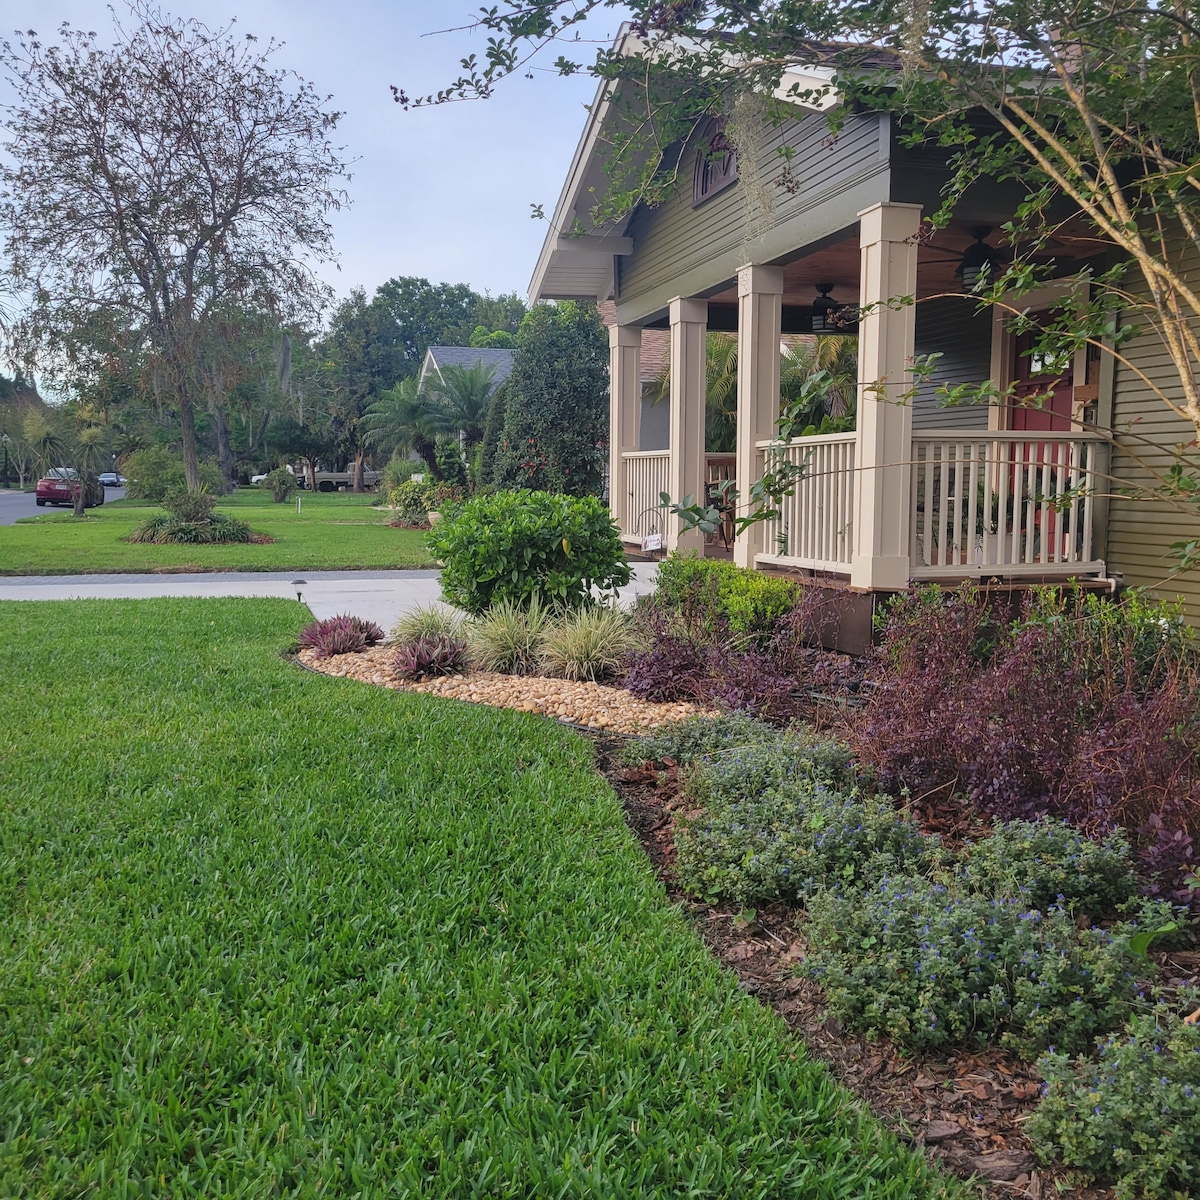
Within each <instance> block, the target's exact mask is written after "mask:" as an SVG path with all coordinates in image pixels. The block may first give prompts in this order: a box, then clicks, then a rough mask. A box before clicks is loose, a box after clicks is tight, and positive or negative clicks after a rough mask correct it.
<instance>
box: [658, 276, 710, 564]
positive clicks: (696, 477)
mask: <svg viewBox="0 0 1200 1200" xmlns="http://www.w3.org/2000/svg"><path fill="white" fill-rule="evenodd" d="M707 334H708V301H707V300H696V299H686V298H681V297H676V299H674V300H672V301H671V458H670V466H669V468H668V472H667V479H668V487H667V490H668V491H669V492H670V493H671V500H672V502H673V503H675V504H679V503H682V501H683V499H684V497H686V496H691V497H692V501H693V502H694V503H696V504H699V503H701V502H702V501H703V499H704V399H705V392H706V390H707V380H706V371H705V366H706V354H705V338H706V336H707ZM667 549H668V550H697V551H700V552H703V550H704V535H703V534H702V533H701V532H700V531H699V530H697V529H688V530H684V529H681V528H680V521H679V518H678V517H676V516H674V515H668V516H667Z"/></svg>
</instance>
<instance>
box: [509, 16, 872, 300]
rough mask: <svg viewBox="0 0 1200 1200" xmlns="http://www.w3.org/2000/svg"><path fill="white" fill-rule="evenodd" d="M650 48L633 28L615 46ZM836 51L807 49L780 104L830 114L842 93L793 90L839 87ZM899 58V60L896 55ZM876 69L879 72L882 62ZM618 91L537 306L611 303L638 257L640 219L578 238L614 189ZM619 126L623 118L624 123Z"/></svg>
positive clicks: (556, 221) (584, 145) (788, 75)
mask: <svg viewBox="0 0 1200 1200" xmlns="http://www.w3.org/2000/svg"><path fill="white" fill-rule="evenodd" d="M646 49H647V43H646V42H645V41H644V40H643V39H642V38H640V37H638V36H637V35H636V34H635V33H634V32H633V30H632V27H631V26H630V24H629V23H628V22H626V23H625V24H623V25H622V26H621V31H620V32H619V33H618V34H617V38H616V41H615V42H614V43H613V51H614V52H615V53H617V54H620V55H636V54H639V53H644V52H645V51H646ZM828 49H830V48H829V47H820V46H817V45H816V44H815V43H814V44H812V45H809V46H807V47H805V48H804V51H803V53H804V56H805V60H806V61H804V62H796V63H794V64H793V65H791V66H790V67H788V68H787V69H786V70H785V71H784V72H783V76H782V78H781V79H780V82H779V86H778V87H777V88H776V89H775V92H774V95H775V97H776V98H778V99H780V100H782V101H784V102H786V103H788V104H791V105H793V106H795V107H797V108H808V109H818V110H824V109H827V108H831V107H835V106H836V105H837V104H838V103H839V100H838V97H837V95H836V93H832V94H827V95H824V96H823V97H822V98H820V99H815V98H814V99H813V100H812V101H811V102H800V101H797V100H796V99H795V94H794V93H793V92H792V89H793V88H794V89H796V91H797V92H804V91H806V90H808V89H814V90H817V91H819V90H820V89H824V88H828V87H829V86H830V84H831V83H832V80H833V77H834V74H835V70H834V68H833V67H832V66H829V65H827V62H826V60H827V59H828V54H827V53H823V51H827V50H828ZM892 57H893V58H894V57H895V56H894V55H893V56H892ZM872 65H875V64H874V63H873V64H872ZM616 87H617V84H615V83H613V82H612V81H610V80H601V81H600V85H599V87H598V88H597V90H596V97H595V99H594V100H593V101H592V104H591V107H590V108H589V109H588V115H587V121H586V123H585V125H584V129H583V134H582V136H581V137H580V139H579V144H578V146H576V148H575V155H574V158H573V159H572V160H571V167H570V170H569V171H568V172H567V178H566V180H565V181H564V183H563V189H562V193H561V194H560V195H559V198H558V204H557V205H556V206H555V209H554V216H553V217H552V218H551V219H550V228H549V229H548V230H547V232H546V239H545V241H544V242H543V244H542V250H541V253H540V254H539V255H538V260H537V265H536V266H535V267H534V271H533V278H532V279H531V280H530V282H529V302H530V303H531V304H533V303H536V302H537V301H538V300H593V301H601V300H609V299H612V298H613V296H614V293H615V284H616V259H617V257H618V256H621V255H627V254H632V253H633V239H632V238H630V237H628V236H626V232H627V228H628V223H629V219H630V217H631V216H632V214H627V215H626V217H625V218H624V219H623V220H622V221H621V222H620V223H619V224H618V223H616V222H610V223H609V224H608V225H607V226H606V227H605V228H603V229H598V230H596V231H594V232H592V233H586V234H584V235H582V236H570V235H569V233H568V231H573V230H575V229H576V228H577V227H578V224H579V223H583V224H584V225H587V224H588V223H589V213H590V210H591V209H592V207H593V206H594V205H595V203H596V198H597V197H598V196H600V195H602V194H603V193H604V191H605V189H606V188H607V186H608V182H609V181H608V179H607V176H606V174H605V170H604V167H605V153H606V150H607V146H608V139H607V138H605V137H604V136H602V134H603V130H604V125H605V122H606V120H609V119H610V115H611V114H612V112H613V104H612V99H613V95H614V89H615V88H616ZM617 119H619V118H617Z"/></svg>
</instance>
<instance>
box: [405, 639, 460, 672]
mask: <svg viewBox="0 0 1200 1200" xmlns="http://www.w3.org/2000/svg"><path fill="white" fill-rule="evenodd" d="M392 662H393V665H394V666H395V668H396V674H397V675H399V676H400V678H401V679H422V678H424V677H425V676H427V675H455V674H457V673H459V672H460V671H462V670H463V668H464V667H465V666H466V662H467V644H466V642H464V641H463V640H462V639H461V638H457V637H452V636H450V635H449V634H445V633H426V634H422V635H421V636H420V637H416V638H413V639H412V640H411V641H406V642H402V643H401V644H400V645H399V646H397V648H396V655H395V658H394V659H393V660H392Z"/></svg>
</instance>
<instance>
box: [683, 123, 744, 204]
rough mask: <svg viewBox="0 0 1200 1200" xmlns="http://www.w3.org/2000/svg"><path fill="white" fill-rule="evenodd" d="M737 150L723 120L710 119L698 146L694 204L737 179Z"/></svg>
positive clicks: (693, 188)
mask: <svg viewBox="0 0 1200 1200" xmlns="http://www.w3.org/2000/svg"><path fill="white" fill-rule="evenodd" d="M737 177H738V167H737V152H736V151H735V150H734V148H733V146H732V145H731V144H730V142H729V139H728V138H726V136H725V125H724V122H722V121H718V120H715V119H714V120H711V121H709V122H708V124H707V125H706V126H705V127H704V130H703V132H702V133H701V136H700V144H699V145H698V146H697V147H696V167H695V171H694V173H693V175H692V207H693V208H695V207H696V206H697V205H698V204H703V203H704V201H705V200H707V199H708V198H709V197H710V196H715V195H716V194H717V193H718V192H722V191H724V190H725V189H726V188H727V187H729V186H730V185H731V184H734V183H737Z"/></svg>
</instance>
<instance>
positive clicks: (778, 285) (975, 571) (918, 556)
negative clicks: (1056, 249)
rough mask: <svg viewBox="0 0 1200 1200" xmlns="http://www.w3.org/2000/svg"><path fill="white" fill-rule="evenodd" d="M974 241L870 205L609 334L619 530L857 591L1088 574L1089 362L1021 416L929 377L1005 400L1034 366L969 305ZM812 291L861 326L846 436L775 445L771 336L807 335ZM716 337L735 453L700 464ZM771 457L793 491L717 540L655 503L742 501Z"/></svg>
mask: <svg viewBox="0 0 1200 1200" xmlns="http://www.w3.org/2000/svg"><path fill="white" fill-rule="evenodd" d="M973 237H978V234H977V233H973V232H972V231H970V230H968V229H967V228H961V227H956V226H951V227H950V228H949V229H947V230H944V231H941V232H940V233H939V235H938V236H937V237H935V238H934V239H932V240H923V239H922V237H921V208H920V206H919V205H915V204H905V203H877V204H874V205H872V206H870V207H869V208H866V209H864V210H862V211H861V212H859V213H858V221H857V224H856V225H854V226H851V227H849V228H847V229H845V230H844V231H843V232H842V234H841V235H840V236H838V237H836V238H833V239H828V238H827V239H825V240H824V241H822V242H820V243H817V244H814V245H811V246H808V247H805V248H803V249H802V250H800V251H798V252H793V253H791V254H789V255H786V256H783V257H781V258H780V259H777V260H775V261H768V262H762V263H748V264H746V265H744V266H743V267H742V268H741V269H740V270H739V271H738V273H737V278H736V281H729V282H727V283H726V284H724V285H722V286H718V287H716V288H715V289H711V290H710V291H709V294H707V295H702V296H677V297H675V298H673V299H671V300H670V301H669V304H668V305H667V308H666V312H665V313H661V314H653V315H651V317H650V319H649V320H644V321H643V322H642V323H639V324H635V323H629V324H620V323H618V324H617V325H616V326H614V327H613V328H611V329H610V338H611V349H612V364H611V366H612V371H611V403H612V414H611V415H612V425H611V429H612V437H611V443H610V454H611V461H610V472H611V474H610V481H611V482H610V497H611V505H612V509H613V514H614V516H615V517H616V519H617V521H618V523H619V524H620V527H621V530H622V532H623V534H624V536H625V538H626V539H627V540H628V541H629V542H630V543H632V544H639V545H640V544H642V543H643V541H644V539H645V538H647V537H648V536H650V535H653V534H660V535H661V536H662V540H663V545H664V548H666V549H669V550H671V549H694V550H697V551H700V552H705V553H714V552H716V553H721V552H724V551H725V548H726V545H727V544H729V543H731V545H732V554H733V557H734V559H735V561H736V562H738V564H739V565H742V566H746V567H761V568H772V569H786V570H794V571H798V572H802V573H806V574H809V575H812V576H814V577H818V578H821V577H824V578H829V579H831V580H839V581H841V582H843V583H848V584H849V585H850V586H851V587H853V588H855V589H862V590H864V591H891V590H897V589H900V588H904V587H906V586H907V585H908V584H909V583H910V582H912V581H918V580H937V581H944V582H948V583H949V582H955V581H963V580H972V579H985V578H987V579H992V578H999V579H1014V580H1046V581H1065V580H1067V579H1073V578H1084V577H1088V576H1091V577H1103V576H1104V575H1105V573H1106V571H1105V564H1104V560H1103V546H1102V539H1103V521H1104V499H1103V497H1104V496H1105V494H1106V493H1107V491H1108V486H1107V466H1108V463H1107V451H1108V442H1107V440H1106V439H1105V438H1103V437H1100V436H1096V435H1095V434H1092V433H1088V432H1085V427H1088V426H1090V427H1092V428H1094V423H1095V418H1096V404H1097V398H1098V396H1099V392H1100V380H1099V379H1098V372H1099V368H1098V366H1097V364H1096V363H1095V362H1093V361H1091V360H1090V359H1089V356H1088V355H1086V354H1081V355H1080V356H1079V359H1078V361H1077V362H1074V363H1071V364H1067V365H1065V366H1064V364H1054V372H1055V374H1054V375H1053V376H1051V375H1050V374H1047V375H1046V376H1045V380H1044V384H1045V387H1046V389H1047V390H1048V391H1050V392H1052V393H1053V396H1052V399H1051V400H1050V401H1048V402H1044V403H1042V404H1039V405H1038V406H1035V407H1034V408H1031V409H1028V410H1022V409H1021V408H1019V407H1016V408H1014V407H1010V406H1007V405H1004V404H990V405H977V406H972V407H964V406H949V407H947V406H946V404H945V400H944V393H939V390H938V389H939V386H940V385H943V384H945V385H948V386H954V385H956V384H961V383H974V382H982V381H984V380H986V379H992V380H994V381H995V382H996V384H997V385H998V386H999V387H1001V388H1003V387H1006V386H1007V385H1008V384H1009V383H1011V382H1013V381H1014V380H1018V379H1023V378H1024V377H1025V375H1023V374H1022V372H1025V373H1026V374H1028V373H1029V372H1030V371H1031V370H1032V371H1035V372H1036V370H1037V369H1040V368H1041V367H1042V365H1041V364H1037V363H1036V362H1035V363H1034V364H1033V366H1032V367H1031V365H1030V361H1029V359H1030V352H1029V350H1028V348H1022V347H1019V346H1018V345H1017V339H1015V338H1014V337H1013V336H1012V334H1011V333H1010V332H1009V331H1008V329H1007V321H1006V320H1005V319H1004V318H1003V316H1002V315H1001V314H996V313H992V312H990V311H984V312H980V311H979V305H978V303H977V302H976V301H975V300H974V299H973V298H972V297H970V296H969V295H967V294H965V293H964V289H963V285H962V282H961V279H960V278H959V277H958V274H957V269H958V267H959V264H960V261H961V258H962V253H963V251H964V250H965V249H966V248H967V247H968V246H970V245H971V242H972V238H973ZM1069 269H1070V266H1069V260H1067V265H1066V270H1067V271H1069ZM822 289H823V290H825V291H826V292H827V293H832V294H833V295H835V296H836V298H837V300H838V301H839V302H841V303H844V304H846V305H849V306H856V307H857V308H858V309H859V311H860V314H861V317H860V320H859V322H858V326H857V337H858V387H857V422H856V428H855V430H854V431H853V432H849V433H833V434H824V435H816V436H809V437H802V438H797V439H795V440H793V441H791V442H790V443H788V444H786V445H781V444H780V443H779V442H778V441H777V440H776V435H777V427H778V421H779V410H780V344H781V338H782V336H783V335H784V334H786V333H804V332H809V331H810V330H811V325H807V324H806V322H807V320H808V314H809V313H811V310H812V302H813V298H814V297H815V296H816V295H817V293H818V291H819V290H822ZM1065 295H1066V285H1065V284H1063V285H1061V286H1057V285H1056V286H1051V287H1050V288H1047V289H1046V290H1045V293H1044V294H1043V295H1041V296H1035V297H1032V298H1026V299H1023V300H1022V301H1021V305H1020V306H1021V307H1022V308H1029V309H1030V310H1031V311H1036V310H1037V308H1038V306H1039V305H1041V306H1044V307H1049V306H1051V305H1053V304H1054V303H1055V302H1056V301H1057V302H1060V303H1061V302H1062V299H1063V297H1064V296H1065ZM620 309H621V306H620V305H619V304H618V321H619V320H620V315H621V312H620ZM664 324H665V325H666V327H668V328H669V329H670V334H671V362H670V391H669V396H668V398H667V401H666V402H667V403H668V404H669V410H670V413H669V415H670V421H669V425H670V435H669V448H668V449H646V450H643V449H642V448H641V446H640V445H639V431H640V424H639V414H640V412H641V406H642V394H641V385H640V382H639V380H640V370H639V361H638V359H639V354H640V347H641V331H642V327H643V325H645V326H654V325H658V326H660V327H661V326H662V325H664ZM711 329H717V330H725V331H729V332H736V336H737V349H738V356H737V363H738V374H737V434H736V439H737V442H736V452H735V453H734V454H733V455H716V454H707V453H706V452H705V441H704V433H705V391H706V369H705V368H706V359H705V343H706V336H707V334H708V332H709V331H710V330H711ZM918 354H920V355H922V356H927V355H930V354H938V355H941V357H940V358H939V359H938V361H937V363H936V365H935V367H934V369H933V373H932V375H930V376H929V377H928V378H922V379H914V373H913V369H912V367H913V363H914V359H915V356H917V355H918ZM1022 354H1024V358H1022ZM1047 369H1048V368H1047ZM1035 382H1036V381H1035ZM768 456H782V457H783V458H785V459H786V460H787V461H788V462H790V463H791V464H792V465H793V466H794V467H796V468H798V469H799V479H798V482H797V484H796V486H795V487H794V489H793V490H792V494H791V495H789V496H788V497H786V498H785V500H784V502H783V504H782V506H781V509H780V513H779V516H778V518H776V519H773V520H769V521H764V522H761V523H759V524H756V525H754V526H752V527H751V528H749V529H748V530H746V531H745V532H744V533H742V534H741V535H740V536H738V537H736V539H734V538H732V537H731V536H730V533H731V531H730V529H729V527H728V526H727V527H726V528H725V529H724V530H723V531H722V532H723V533H724V535H725V536H724V537H722V536H721V535H716V536H710V537H709V538H707V539H706V538H705V537H704V536H703V535H702V534H700V533H699V532H698V531H696V530H691V529H687V528H685V527H684V525H683V524H681V522H680V520H679V518H678V517H677V516H674V515H672V514H671V513H670V511H669V509H668V508H667V507H666V506H664V505H663V504H662V501H661V499H660V497H661V494H662V493H664V492H665V493H667V494H668V495H669V496H670V498H671V500H672V501H675V502H679V501H682V500H683V499H684V498H685V497H687V496H691V497H693V498H695V499H697V500H698V499H700V498H701V497H703V496H705V494H706V490H707V491H708V493H709V494H711V485H712V484H713V483H714V482H716V481H718V480H721V479H728V478H733V479H735V480H736V482H737V485H738V488H739V491H740V492H741V494H742V496H743V498H744V497H745V496H746V494H747V493H748V491H749V486H750V484H752V483H754V482H755V481H756V480H758V479H760V478H761V477H762V475H763V472H764V469H765V468H766V465H767V458H768ZM743 503H744V500H743Z"/></svg>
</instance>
